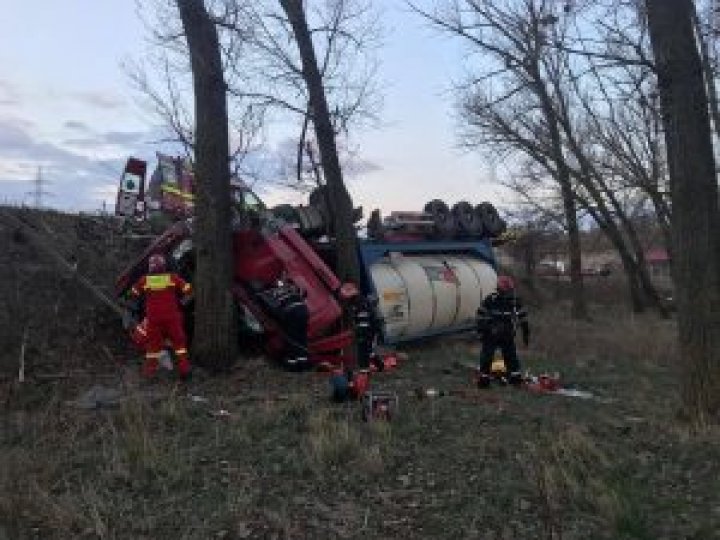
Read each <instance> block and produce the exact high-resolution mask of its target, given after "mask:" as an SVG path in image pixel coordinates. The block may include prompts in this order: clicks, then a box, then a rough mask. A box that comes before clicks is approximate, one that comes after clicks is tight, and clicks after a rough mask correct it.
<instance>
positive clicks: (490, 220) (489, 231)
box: [475, 202, 507, 238]
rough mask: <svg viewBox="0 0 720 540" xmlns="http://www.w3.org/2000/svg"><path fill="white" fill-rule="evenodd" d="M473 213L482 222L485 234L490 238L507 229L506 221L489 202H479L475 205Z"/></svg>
mask: <svg viewBox="0 0 720 540" xmlns="http://www.w3.org/2000/svg"><path fill="white" fill-rule="evenodd" d="M475 214H477V216H478V218H479V219H480V221H481V222H482V224H483V229H484V231H485V235H487V236H489V237H490V238H495V237H498V236H500V235H501V234H502V233H504V232H505V229H507V223H505V220H504V219H503V218H501V217H500V214H498V211H497V209H496V208H495V207H494V206H493V205H492V204H490V203H489V202H481V203H480V204H478V205H477V206H476V207H475Z"/></svg>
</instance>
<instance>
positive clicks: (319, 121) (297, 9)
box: [280, 0, 360, 283]
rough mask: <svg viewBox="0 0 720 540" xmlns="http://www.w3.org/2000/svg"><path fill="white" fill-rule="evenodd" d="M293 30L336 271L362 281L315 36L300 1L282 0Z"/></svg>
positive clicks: (281, 3) (357, 281)
mask: <svg viewBox="0 0 720 540" xmlns="http://www.w3.org/2000/svg"><path fill="white" fill-rule="evenodd" d="M280 5H281V6H282V8H283V11H284V12H285V14H286V16H287V18H288V21H289V23H290V25H291V26H292V29H293V34H294V36H295V42H296V44H297V48H298V51H299V53H300V58H301V61H302V75H303V80H304V82H305V86H306V87H307V93H308V96H309V99H308V103H309V111H310V115H311V118H312V123H313V126H314V129H315V137H316V139H317V143H318V147H319V150H320V158H321V163H322V169H323V172H324V173H325V182H326V185H327V188H328V199H329V200H328V206H329V208H330V209H331V216H332V222H333V233H334V236H335V243H336V252H337V274H338V277H340V279H341V280H349V281H352V282H354V283H359V282H360V264H359V260H358V252H357V236H356V234H355V227H354V224H353V218H352V214H353V205H352V200H351V198H350V194H349V193H348V191H347V189H346V188H345V183H344V181H343V174H342V168H341V167H340V159H339V157H338V151H337V144H336V141H335V129H334V127H333V124H332V118H331V115H330V109H329V107H328V102H327V97H326V94H325V87H324V84H323V78H322V72H321V71H320V66H319V64H318V61H317V57H316V56H315V48H314V45H313V41H312V35H311V33H310V29H309V27H308V24H307V18H306V15H305V8H304V6H303V2H302V1H301V0H280Z"/></svg>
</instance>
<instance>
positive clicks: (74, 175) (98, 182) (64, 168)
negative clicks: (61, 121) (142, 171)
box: [0, 119, 125, 209]
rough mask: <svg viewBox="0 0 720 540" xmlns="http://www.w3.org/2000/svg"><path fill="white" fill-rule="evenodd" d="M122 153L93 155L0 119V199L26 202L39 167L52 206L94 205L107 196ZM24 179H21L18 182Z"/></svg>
mask: <svg viewBox="0 0 720 540" xmlns="http://www.w3.org/2000/svg"><path fill="white" fill-rule="evenodd" d="M124 164H125V156H117V157H104V158H103V159H97V158H94V157H89V156H88V155H84V154H81V153H77V152H73V151H70V150H67V149H65V148H62V147H60V146H58V145H56V144H53V143H51V142H47V141H42V140H38V139H36V138H35V137H33V136H32V135H31V133H30V132H29V131H28V130H26V129H24V128H23V126H21V125H18V124H17V123H13V122H11V121H8V120H3V119H0V200H10V201H13V202H17V203H22V202H26V203H30V202H31V200H30V199H28V198H27V192H28V191H29V190H31V189H32V184H31V183H30V182H31V180H32V179H33V178H34V177H35V175H36V173H37V169H38V168H39V167H42V171H43V175H44V177H45V178H46V179H47V182H48V185H47V188H46V189H47V191H49V192H51V193H52V194H53V195H54V196H53V197H52V198H49V199H47V202H49V203H51V204H52V206H58V207H63V208H70V209H97V208H99V207H100V204H101V202H102V201H103V200H108V201H109V202H112V199H111V198H109V194H110V193H111V191H112V190H111V188H110V186H111V185H116V183H117V179H118V178H119V176H120V174H121V173H122V169H123V165H124ZM19 180H24V182H19Z"/></svg>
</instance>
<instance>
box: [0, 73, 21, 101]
mask: <svg viewBox="0 0 720 540" xmlns="http://www.w3.org/2000/svg"><path fill="white" fill-rule="evenodd" d="M0 105H20V92H19V91H18V89H17V87H16V86H15V85H14V84H13V83H11V82H10V81H7V80H2V79H0Z"/></svg>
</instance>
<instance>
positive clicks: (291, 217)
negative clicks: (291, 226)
mask: <svg viewBox="0 0 720 540" xmlns="http://www.w3.org/2000/svg"><path fill="white" fill-rule="evenodd" d="M272 213H273V215H274V216H275V217H276V218H278V219H282V220H283V221H284V222H285V223H297V222H298V215H297V211H296V209H295V207H294V206H293V205H292V204H279V205H278V206H274V207H273V208H272Z"/></svg>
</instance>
